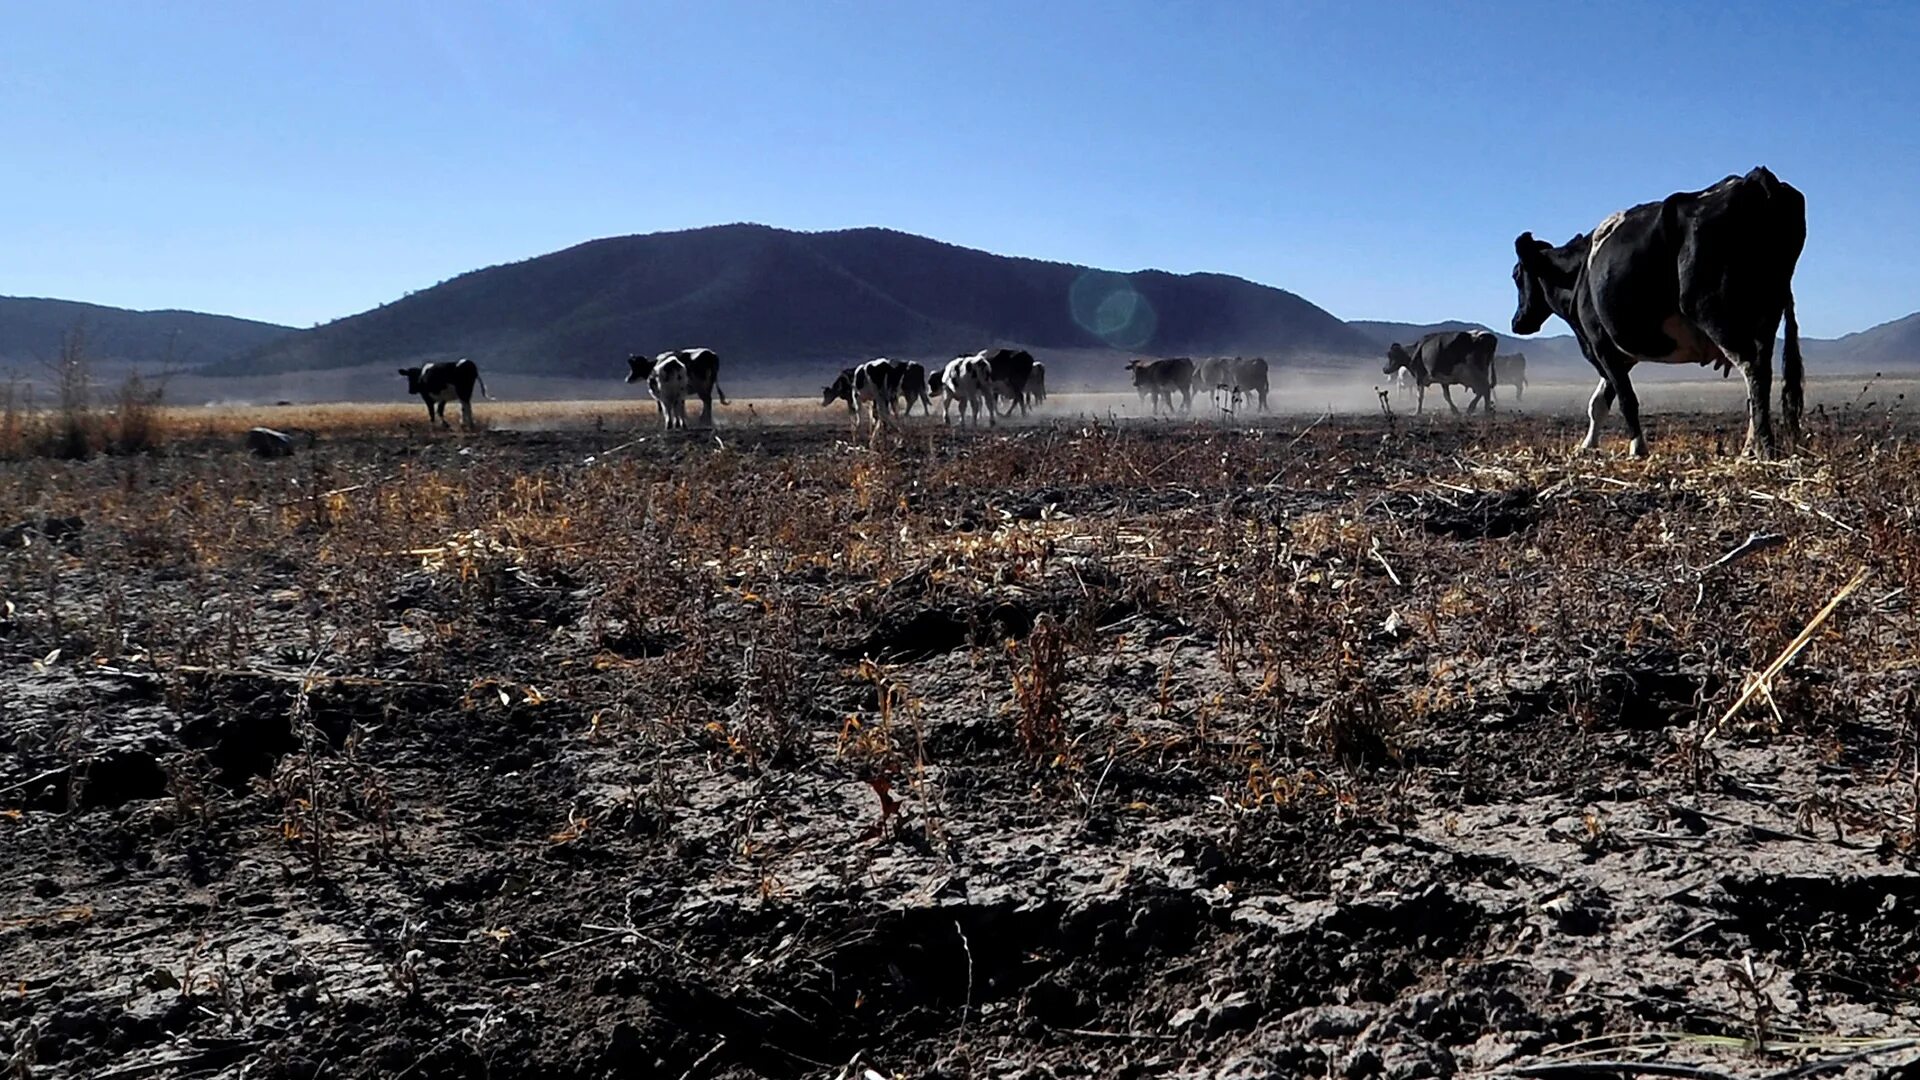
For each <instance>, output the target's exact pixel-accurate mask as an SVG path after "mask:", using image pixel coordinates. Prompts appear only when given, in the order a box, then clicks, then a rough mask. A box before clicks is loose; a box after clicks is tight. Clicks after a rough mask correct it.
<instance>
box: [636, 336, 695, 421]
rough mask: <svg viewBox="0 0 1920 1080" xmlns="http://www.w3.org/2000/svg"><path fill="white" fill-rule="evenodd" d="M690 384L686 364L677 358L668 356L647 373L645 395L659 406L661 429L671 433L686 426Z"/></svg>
mask: <svg viewBox="0 0 1920 1080" xmlns="http://www.w3.org/2000/svg"><path fill="white" fill-rule="evenodd" d="M691 384H692V379H691V378H689V376H688V374H687V362H686V361H685V360H682V359H681V358H680V357H678V356H673V355H668V356H667V357H666V358H664V359H662V360H659V361H656V362H655V363H654V365H653V367H652V368H651V369H649V370H648V371H647V393H649V394H652V395H653V401H654V404H655V405H657V406H659V409H660V426H661V427H663V428H665V429H667V430H669V431H671V430H673V429H674V428H684V427H686V426H687V389H688V387H689V386H690V385H691Z"/></svg>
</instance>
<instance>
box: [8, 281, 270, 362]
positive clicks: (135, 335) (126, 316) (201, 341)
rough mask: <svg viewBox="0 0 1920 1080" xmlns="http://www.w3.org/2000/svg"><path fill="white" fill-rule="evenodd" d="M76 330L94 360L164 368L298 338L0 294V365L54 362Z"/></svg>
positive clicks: (181, 316) (218, 319) (233, 323)
mask: <svg viewBox="0 0 1920 1080" xmlns="http://www.w3.org/2000/svg"><path fill="white" fill-rule="evenodd" d="M75 331H78V332H79V333H80V334H81V335H83V341H84V347H85V349H86V354H87V356H88V358H89V359H91V360H93V361H96V362H103V363H109V364H112V363H127V364H136V365H142V366H156V367H167V368H184V367H190V366H198V365H202V364H218V363H222V362H225V361H229V360H232V359H233V358H234V357H236V356H241V355H245V354H248V353H252V352H254V351H256V350H258V349H261V348H264V347H266V346H268V345H270V344H271V343H273V342H275V341H278V340H280V339H282V338H286V337H289V336H291V335H293V334H294V333H296V331H294V330H293V329H292V328H291V327H286V326H275V325H274V324H272V323H263V322H254V321H252V320H250V319H235V318H231V317H229V316H226V315H204V314H201V313H200V312H197V311H128V310H126V309H125V308H114V307H102V306H101V305H99V304H82V303H78V302H76V301H72V300H44V299H38V298H33V297H18V296H0V366H18V365H25V364H31V363H35V362H39V361H47V360H52V359H54V358H56V357H58V356H59V355H60V348H61V344H62V342H63V341H65V339H66V337H67V335H68V334H71V333H74V332H75Z"/></svg>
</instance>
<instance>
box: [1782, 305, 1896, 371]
mask: <svg viewBox="0 0 1920 1080" xmlns="http://www.w3.org/2000/svg"><path fill="white" fill-rule="evenodd" d="M1806 352H1807V359H1808V360H1809V361H1810V362H1817V363H1819V364H1821V365H1823V366H1829V367H1839V366H1845V367H1847V368H1851V369H1855V370H1864V369H1868V368H1882V367H1913V366H1915V365H1917V364H1920V311H1916V312H1914V313H1913V314H1911V315H1908V316H1906V317H1905V318H1901V319H1895V320H1893V321H1892V322H1884V323H1881V324H1880V325H1879V326H1875V327H1871V328H1869V329H1866V330H1861V331H1859V332H1858V333H1853V334H1847V335H1845V336H1842V337H1837V338H1833V339H1831V340H1827V341H1816V340H1809V341H1808V343H1807V346H1806Z"/></svg>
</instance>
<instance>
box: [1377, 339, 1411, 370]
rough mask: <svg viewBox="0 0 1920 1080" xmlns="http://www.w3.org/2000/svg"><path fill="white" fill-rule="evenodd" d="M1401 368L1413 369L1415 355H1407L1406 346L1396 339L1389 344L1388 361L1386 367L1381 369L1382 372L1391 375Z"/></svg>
mask: <svg viewBox="0 0 1920 1080" xmlns="http://www.w3.org/2000/svg"><path fill="white" fill-rule="evenodd" d="M1401 368H1406V369H1408V370H1409V371H1411V370H1412V369H1413V357H1411V356H1409V355H1407V350H1406V347H1405V346H1403V345H1401V344H1400V343H1399V342H1397V341H1396V342H1394V343H1393V344H1391V345H1389V346H1387V363H1386V366H1385V367H1382V368H1381V369H1380V374H1382V375H1391V374H1393V373H1394V372H1396V371H1399V370H1400V369H1401Z"/></svg>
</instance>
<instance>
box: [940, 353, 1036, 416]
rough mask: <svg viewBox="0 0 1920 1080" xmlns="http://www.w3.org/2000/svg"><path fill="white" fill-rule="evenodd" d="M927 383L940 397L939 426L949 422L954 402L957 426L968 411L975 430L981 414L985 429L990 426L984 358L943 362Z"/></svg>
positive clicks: (990, 406) (990, 382) (989, 369)
mask: <svg viewBox="0 0 1920 1080" xmlns="http://www.w3.org/2000/svg"><path fill="white" fill-rule="evenodd" d="M1036 366H1038V365H1036ZM929 381H930V382H931V383H932V384H933V392H934V393H936V394H939V395H940V422H941V423H943V424H950V423H952V422H953V421H952V418H951V417H950V416H949V414H948V410H949V409H950V408H952V407H953V405H954V404H955V403H958V404H959V406H960V423H961V424H963V425H964V424H965V423H966V422H967V411H968V410H969V409H971V410H972V411H973V422H974V425H975V426H976V427H977V426H979V424H980V414H981V413H982V412H985V413H986V415H987V426H988V427H993V426H994V411H993V368H992V366H991V365H989V364H988V363H987V361H986V358H985V357H982V356H979V355H978V354H976V355H973V356H960V357H955V358H954V359H952V360H949V361H947V365H946V367H944V368H942V369H940V370H939V371H936V372H934V373H933V377H932V378H931V379H930V380H929Z"/></svg>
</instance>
